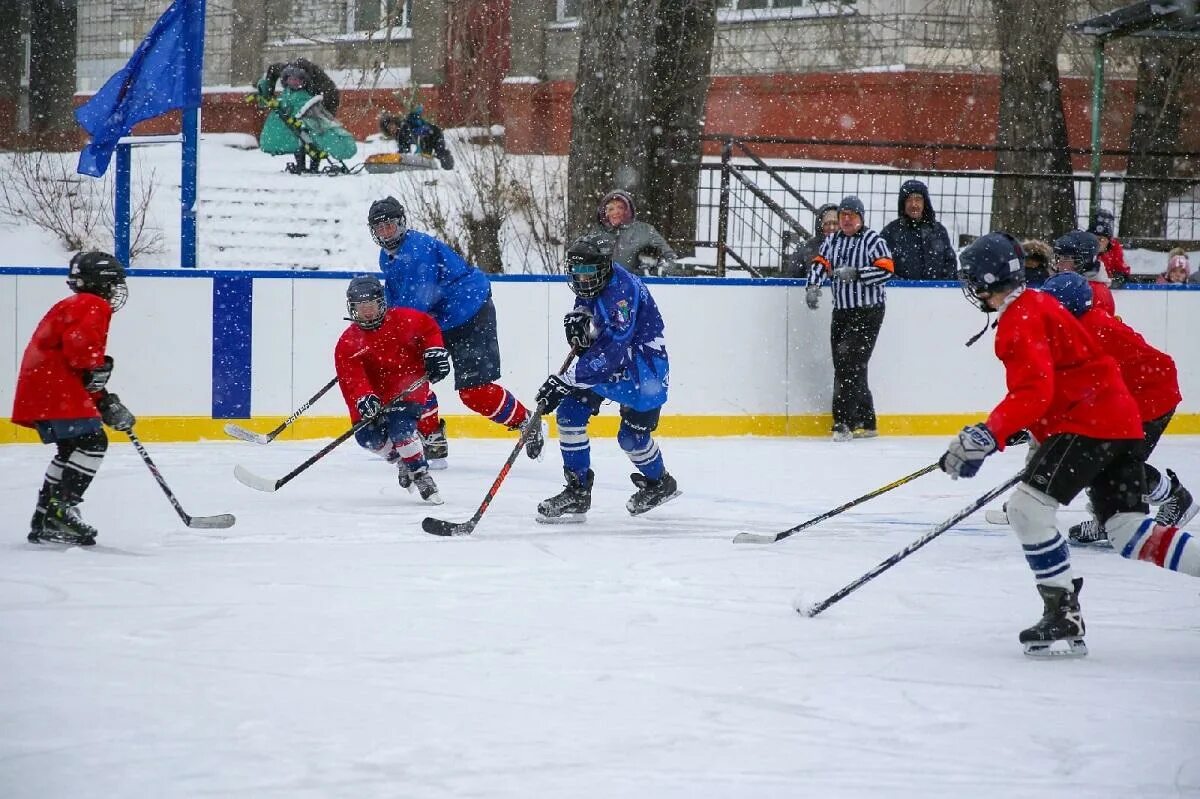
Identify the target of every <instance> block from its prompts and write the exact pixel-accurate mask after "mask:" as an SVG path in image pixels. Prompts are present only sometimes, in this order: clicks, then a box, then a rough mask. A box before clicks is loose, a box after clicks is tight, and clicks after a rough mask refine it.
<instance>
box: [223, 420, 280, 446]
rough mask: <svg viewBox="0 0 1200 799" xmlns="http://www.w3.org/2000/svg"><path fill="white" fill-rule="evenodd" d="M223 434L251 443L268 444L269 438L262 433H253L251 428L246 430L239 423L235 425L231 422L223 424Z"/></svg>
mask: <svg viewBox="0 0 1200 799" xmlns="http://www.w3.org/2000/svg"><path fill="white" fill-rule="evenodd" d="M225 435H227V436H229V437H230V438H236V439H238V440H239V441H248V442H250V443H251V444H270V443H271V439H270V438H269V437H267V436H265V435H263V434H262V433H255V432H254V431H253V430H247V429H246V428H244V427H242V426H241V425H236V424H234V423H233V422H230V423H229V424H227V425H225Z"/></svg>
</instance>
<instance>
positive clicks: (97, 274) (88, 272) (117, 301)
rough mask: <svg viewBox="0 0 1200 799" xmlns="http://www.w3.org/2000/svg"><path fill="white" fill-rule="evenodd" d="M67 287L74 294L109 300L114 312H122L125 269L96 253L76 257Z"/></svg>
mask: <svg viewBox="0 0 1200 799" xmlns="http://www.w3.org/2000/svg"><path fill="white" fill-rule="evenodd" d="M67 285H68V286H70V287H71V291H74V292H75V293H77V294H95V295H96V296H97V297H103V298H104V299H106V300H108V304H109V305H110V306H111V307H112V309H113V312H114V313H115V312H116V311H119V310H121V308H122V307H123V306H124V305H125V301H126V300H127V299H129V287H128V286H127V285H126V284H125V266H124V264H122V263H121V262H120V261H118V260H117V259H116V258H114V257H113V256H111V255H109V254H108V253H106V252H101V251H99V250H91V251H89V252H80V253H76V254H75V256H74V257H73V258H71V265H70V267H69V269H68V272H67Z"/></svg>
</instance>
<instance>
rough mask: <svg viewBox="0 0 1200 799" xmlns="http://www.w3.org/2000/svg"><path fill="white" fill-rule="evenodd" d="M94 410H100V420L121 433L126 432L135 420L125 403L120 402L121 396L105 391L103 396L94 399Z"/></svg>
mask: <svg viewBox="0 0 1200 799" xmlns="http://www.w3.org/2000/svg"><path fill="white" fill-rule="evenodd" d="M96 410H98V411H100V421H102V422H104V423H105V424H106V425H108V426H109V427H111V428H112V429H113V430H120V431H121V432H122V433H128V432H129V431H130V430H132V429H133V425H134V423H135V422H137V419H135V418H133V414H132V413H130V412H129V409H128V408H126V407H125V403H123V402H121V398H120V397H118V396H117V395H116V394H109V393H108V392H107V391H106V392H105V393H104V396H103V397H101V398H100V399H98V400H96Z"/></svg>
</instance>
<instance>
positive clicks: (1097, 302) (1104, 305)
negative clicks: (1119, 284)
mask: <svg viewBox="0 0 1200 799" xmlns="http://www.w3.org/2000/svg"><path fill="white" fill-rule="evenodd" d="M1088 286H1090V287H1091V289H1092V307H1093V308H1099V309H1100V310H1102V311H1107V312H1108V313H1110V314H1112V315H1113V316H1116V315H1117V301H1116V300H1114V299H1113V295H1112V289H1110V288H1109V287H1108V284H1107V283H1101V282H1100V281H1099V280H1089V281H1088Z"/></svg>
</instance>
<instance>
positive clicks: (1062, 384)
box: [939, 233, 1200, 656]
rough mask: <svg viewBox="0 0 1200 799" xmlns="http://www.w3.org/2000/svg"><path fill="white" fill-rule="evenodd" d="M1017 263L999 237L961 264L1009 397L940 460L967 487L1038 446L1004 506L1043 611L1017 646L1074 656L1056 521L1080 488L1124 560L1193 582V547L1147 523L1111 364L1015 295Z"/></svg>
mask: <svg viewBox="0 0 1200 799" xmlns="http://www.w3.org/2000/svg"><path fill="white" fill-rule="evenodd" d="M1024 261H1025V258H1024V253H1023V252H1022V251H1021V245H1020V244H1019V243H1018V242H1017V240H1016V239H1014V238H1013V237H1012V236H1010V235H1008V234H1007V233H989V234H988V235H986V236H983V237H981V238H979V239H977V240H976V241H975V242H974V243H973V244H971V245H970V246H969V247H967V248H966V249H964V250H963V251H962V253H961V254H960V256H959V264H960V268H959V280H960V282H961V283H962V287H963V293H964V294H965V295H966V296H967V298H968V299H969V300H970V301H971V302H972V304H974V305H977V306H978V307H979V308H980V309H981V310H983V311H986V312H987V313H989V314H990V313H992V312H993V311H997V312H999V320H998V322H997V327H996V344H995V349H996V356H997V357H998V358H999V359H1000V361H1001V362H1002V363H1003V364H1004V368H1005V373H1006V381H1007V385H1008V392H1007V394H1006V395H1005V397H1004V399H1003V400H1001V401H1000V404H998V405H997V406H996V407H995V408H994V409H993V410H992V412H991V414H990V415H989V416H988V418H987V421H986V422H983V423H980V424H976V425H972V426H970V427H966V428H964V429H963V431H962V432H961V433H959V434H958V437H957V438H955V439H954V440H953V441H951V442H950V446H949V448H948V449H947V451H946V453H945V454H944V455H943V456H942V458H941V460H940V461H939V465H940V466H941V468H942V470H943V471H945V472H946V473H947V474H949V475H950V476H951V477H952V478H959V477H974V476H975V474H976V473H977V472H978V471H979V468H980V466H982V465H983V461H984V459H985V458H987V456H988V455H990V454H992V453H993V452H996V451H997V450H1000V449H1003V448H1004V446H1005V442H1007V441H1008V440H1009V439H1010V438H1011V437H1013V436H1014V435H1016V434H1017V433H1019V432H1020V431H1021V430H1027V431H1029V433H1030V434H1031V435H1032V436H1033V438H1034V439H1035V440H1036V441H1037V442H1038V444H1039V446H1038V447H1037V449H1036V451H1035V452H1033V453H1032V455H1031V456H1030V458H1029V460H1028V462H1027V463H1026V466H1025V473H1024V476H1023V477H1022V479H1021V482H1020V483H1018V485H1017V488H1016V490H1015V491H1014V492H1013V494H1012V496H1011V498H1010V499H1009V500H1008V503H1007V506H1008V518H1009V522H1010V523H1011V524H1012V527H1013V530H1014V531H1015V532H1016V534H1017V538H1018V539H1020V541H1021V545H1022V548H1023V549H1024V552H1025V559H1026V561H1027V562H1028V564H1029V567H1030V569H1031V570H1032V571H1033V573H1034V579H1035V580H1036V582H1037V589H1038V593H1039V594H1040V595H1041V597H1042V601H1043V603H1044V607H1045V610H1044V614H1043V616H1042V618H1041V620H1040V621H1038V622H1037V623H1036V624H1034V625H1033V626H1032V627H1030V628H1028V629H1026V630H1023V631H1022V632H1021V634H1020V636H1019V639H1020V641H1021V643H1022V644H1024V645H1025V651H1026V654H1029V655H1032V656H1042V655H1048V654H1060V653H1063V652H1060V651H1059V650H1056V649H1055V648H1054V647H1055V645H1056V644H1057V643H1058V642H1065V643H1066V644H1067V646H1068V647H1069V648H1068V649H1067V650H1066V651H1065V654H1074V655H1083V654H1086V653H1087V648H1086V646H1085V645H1084V642H1083V636H1084V632H1085V630H1084V623H1083V616H1082V614H1081V611H1080V607H1079V591H1080V589H1081V588H1082V586H1083V579H1082V578H1076V577H1075V576H1074V574H1073V573H1072V571H1071V553H1070V548H1069V547H1068V546H1067V542H1066V541H1065V540H1064V538H1063V537H1062V536H1061V535H1060V534H1059V532H1058V528H1057V524H1056V515H1057V511H1058V507H1059V505H1060V504H1062V505H1065V504H1068V503H1070V502H1071V501H1072V500H1073V499H1074V498H1075V497H1076V495H1078V493H1079V492H1080V491H1082V490H1083V489H1085V488H1086V489H1087V492H1088V497H1089V499H1090V500H1091V503H1092V509H1093V512H1094V513H1095V514H1096V518H1097V519H1099V520H1100V521H1101V523H1102V524H1103V525H1104V527H1105V529H1106V530H1107V531H1108V535H1109V538H1110V539H1111V540H1112V542H1113V546H1114V547H1115V548H1116V549H1117V550H1118V551H1119V552H1120V553H1121V554H1122V555H1123V556H1124V557H1126V558H1130V559H1135V560H1147V561H1150V562H1152V563H1155V564H1157V565H1159V566H1163V567H1165V568H1168V569H1171V570H1173V571H1180V572H1184V573H1186V574H1191V575H1193V576H1200V543H1198V542H1197V540H1196V539H1195V538H1194V537H1192V536H1190V535H1189V534H1187V533H1185V532H1183V531H1181V530H1179V529H1178V528H1176V527H1164V526H1162V525H1156V524H1155V522H1154V519H1152V518H1149V517H1147V515H1146V514H1147V512H1148V510H1149V508H1148V506H1147V505H1146V502H1145V500H1144V499H1143V498H1142V494H1143V493H1144V488H1143V487H1144V484H1145V476H1144V473H1143V463H1142V461H1141V459H1140V457H1139V452H1140V447H1141V444H1142V426H1141V414H1140V413H1139V411H1138V406H1137V403H1136V402H1135V401H1134V398H1133V395H1132V394H1130V393H1129V389H1127V388H1126V387H1125V383H1124V382H1123V381H1122V379H1121V375H1120V372H1119V370H1118V368H1117V363H1116V361H1114V360H1113V359H1112V358H1111V357H1109V356H1108V355H1105V354H1104V353H1103V352H1102V351H1101V349H1100V346H1099V344H1097V343H1096V341H1095V339H1094V338H1093V337H1092V336H1091V334H1089V333H1088V332H1087V330H1085V329H1084V327H1083V325H1082V324H1080V322H1079V320H1077V319H1076V318H1075V317H1073V316H1072V315H1071V314H1070V313H1069V312H1068V311H1067V310H1066V309H1065V308H1063V307H1062V305H1060V304H1059V302H1058V301H1057V300H1055V299H1054V298H1053V297H1051V296H1049V295H1048V294H1044V293H1042V292H1040V291H1037V290H1036V289H1027V288H1026V286H1025V268H1024Z"/></svg>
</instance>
